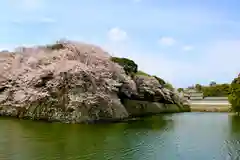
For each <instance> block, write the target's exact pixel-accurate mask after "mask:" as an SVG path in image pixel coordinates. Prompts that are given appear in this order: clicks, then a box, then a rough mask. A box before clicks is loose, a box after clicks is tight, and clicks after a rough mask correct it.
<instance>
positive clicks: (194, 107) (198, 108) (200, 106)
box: [190, 104, 231, 112]
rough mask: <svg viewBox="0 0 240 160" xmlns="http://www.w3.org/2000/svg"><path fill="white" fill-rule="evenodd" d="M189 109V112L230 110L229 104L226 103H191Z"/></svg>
mask: <svg viewBox="0 0 240 160" xmlns="http://www.w3.org/2000/svg"><path fill="white" fill-rule="evenodd" d="M190 109H191V112H230V109H231V106H230V105H227V104H226V105H225V104H214V105H213V104H211V105H209V104H208V105H205V104H192V105H190Z"/></svg>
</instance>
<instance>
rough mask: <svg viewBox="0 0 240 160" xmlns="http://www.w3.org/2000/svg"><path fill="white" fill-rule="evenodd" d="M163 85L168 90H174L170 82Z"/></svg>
mask: <svg viewBox="0 0 240 160" xmlns="http://www.w3.org/2000/svg"><path fill="white" fill-rule="evenodd" d="M164 87H165V88H167V89H169V90H170V91H173V90H174V87H173V86H172V85H171V84H170V83H166V84H164Z"/></svg>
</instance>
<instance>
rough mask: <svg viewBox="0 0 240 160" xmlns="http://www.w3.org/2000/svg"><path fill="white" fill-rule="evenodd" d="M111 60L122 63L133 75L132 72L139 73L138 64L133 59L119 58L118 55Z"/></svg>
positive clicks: (127, 71)
mask: <svg viewBox="0 0 240 160" xmlns="http://www.w3.org/2000/svg"><path fill="white" fill-rule="evenodd" d="M111 60H112V61H113V62H115V63H118V64H119V65H121V66H122V67H123V69H124V71H125V72H126V74H127V75H131V74H132V73H137V71H138V65H137V64H136V63H135V62H134V61H133V60H130V59H127V58H118V57H112V58H111Z"/></svg>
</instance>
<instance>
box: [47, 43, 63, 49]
mask: <svg viewBox="0 0 240 160" xmlns="http://www.w3.org/2000/svg"><path fill="white" fill-rule="evenodd" d="M46 48H47V49H51V50H60V49H63V48H64V45H63V44H61V43H56V44H52V45H47V46H46Z"/></svg>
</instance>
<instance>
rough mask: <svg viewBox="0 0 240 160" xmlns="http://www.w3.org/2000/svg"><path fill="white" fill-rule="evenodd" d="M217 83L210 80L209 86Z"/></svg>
mask: <svg viewBox="0 0 240 160" xmlns="http://www.w3.org/2000/svg"><path fill="white" fill-rule="evenodd" d="M216 84H217V83H216V82H214V81H212V82H210V84H209V86H215V85H216Z"/></svg>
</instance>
